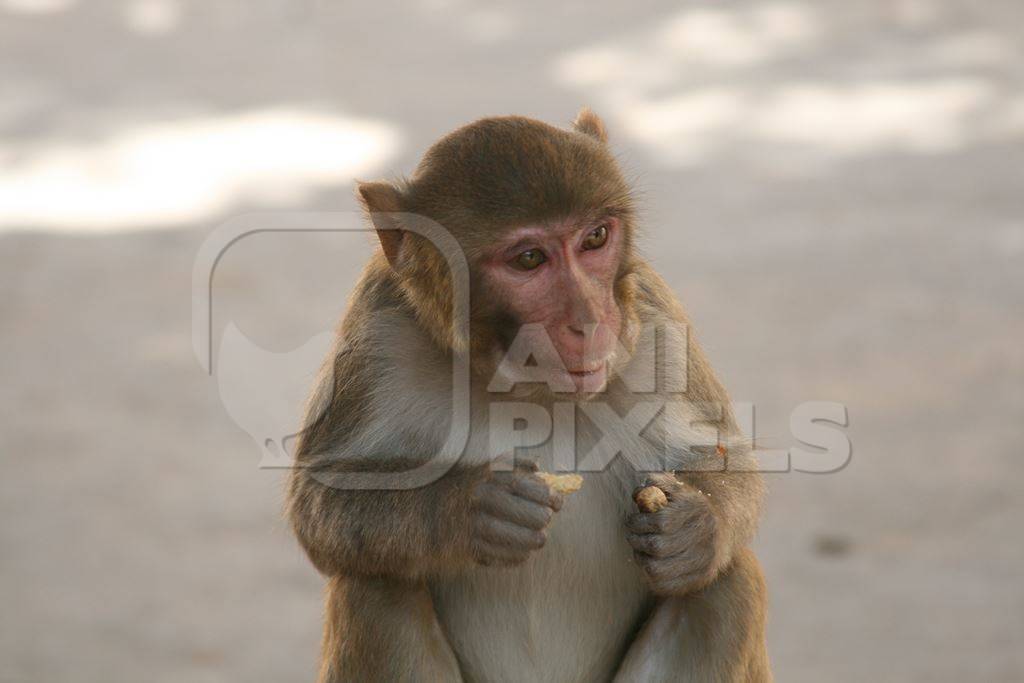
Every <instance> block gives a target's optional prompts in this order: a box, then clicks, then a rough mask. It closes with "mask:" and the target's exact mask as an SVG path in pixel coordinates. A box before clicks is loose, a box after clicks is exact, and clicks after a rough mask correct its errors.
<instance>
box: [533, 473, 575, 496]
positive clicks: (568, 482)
mask: <svg viewBox="0 0 1024 683" xmlns="http://www.w3.org/2000/svg"><path fill="white" fill-rule="evenodd" d="M537 476H538V477H540V478H541V479H543V480H544V483H545V484H547V485H548V486H550V487H551V488H552V490H554V491H556V492H557V493H561V494H563V495H565V494H568V493H576V492H577V491H579V490H580V487H582V486H583V477H581V476H580V475H578V474H551V473H550V472H537Z"/></svg>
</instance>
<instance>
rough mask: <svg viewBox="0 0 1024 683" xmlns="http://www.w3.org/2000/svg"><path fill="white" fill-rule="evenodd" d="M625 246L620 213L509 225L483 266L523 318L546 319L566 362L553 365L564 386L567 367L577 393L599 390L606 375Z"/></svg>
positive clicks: (537, 321) (617, 329)
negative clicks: (583, 220)
mask: <svg viewBox="0 0 1024 683" xmlns="http://www.w3.org/2000/svg"><path fill="white" fill-rule="evenodd" d="M602 235H604V236H605V238H604V239H603V240H602ZM621 250H622V226H621V223H620V222H619V221H618V219H616V218H613V217H606V218H602V219H600V220H597V221H592V222H587V223H581V222H579V221H576V220H566V221H563V222H560V223H556V224H547V225H530V226H523V227H520V228H515V229H513V230H510V231H509V232H507V233H506V234H505V235H503V236H502V238H501V239H500V241H499V242H498V244H497V245H495V247H494V249H493V251H492V252H491V254H490V256H489V258H487V259H485V261H484V264H483V267H484V269H485V277H486V278H487V279H488V281H489V284H490V285H491V286H492V287H493V289H492V291H497V292H504V293H505V296H506V297H507V299H506V305H507V306H508V308H509V310H510V312H511V313H512V314H513V315H514V316H515V317H516V319H517V320H518V321H519V323H521V324H524V325H525V324H529V323H535V324H540V325H543V328H544V330H545V331H546V332H547V336H548V338H549V339H550V340H551V342H552V345H553V346H554V349H555V351H557V353H558V356H559V359H560V360H561V366H562V367H554V366H555V365H557V363H553V364H551V365H552V367H550V371H551V372H552V373H555V374H557V375H558V376H559V379H560V380H561V381H562V383H563V384H564V383H565V381H564V380H565V377H566V373H568V376H569V377H570V378H571V380H572V382H573V384H574V385H575V387H576V392H577V393H589V392H596V391H601V390H603V389H604V387H605V385H606V384H607V381H608V364H609V363H608V361H609V359H610V358H611V356H612V354H613V352H614V349H615V346H614V344H615V340H616V339H617V338H618V336H619V333H620V328H621V327H622V319H621V313H620V311H619V307H618V305H617V304H616V301H615V294H614V285H615V276H616V273H617V272H618V268H619V260H620V255H621ZM538 262H539V265H537V264H538ZM524 264H525V266H524ZM530 266H533V267H530ZM538 361H539V362H540V363H541V364H543V365H545V366H548V365H549V363H548V362H545V361H543V360H541V359H540V358H538ZM548 369H549V368H548V367H545V370H548Z"/></svg>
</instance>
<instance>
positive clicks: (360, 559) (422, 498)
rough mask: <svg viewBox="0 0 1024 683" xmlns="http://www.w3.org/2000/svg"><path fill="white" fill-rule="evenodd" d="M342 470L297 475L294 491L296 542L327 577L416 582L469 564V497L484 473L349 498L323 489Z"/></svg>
mask: <svg viewBox="0 0 1024 683" xmlns="http://www.w3.org/2000/svg"><path fill="white" fill-rule="evenodd" d="M346 464H347V465H351V463H346ZM376 465H377V467H378V471H379V468H380V463H379V462H378V463H376ZM341 467H343V466H342V465H339V464H335V465H333V466H330V465H325V464H323V463H318V464H315V465H312V466H310V467H300V468H296V469H295V470H293V474H292V480H291V486H290V490H289V496H288V497H289V506H288V507H289V516H290V518H291V522H292V526H293V527H294V529H295V534H296V536H297V537H298V539H299V542H300V543H301V544H302V547H303V548H304V549H305V550H306V553H307V554H308V555H309V558H310V560H311V561H312V562H313V564H314V566H316V568H317V569H318V570H320V571H321V572H322V573H324V574H326V575H328V576H339V575H361V576H397V577H402V578H409V579H415V578H420V577H423V576H428V575H436V574H441V573H447V572H452V571H455V570H458V569H459V568H461V567H466V566H469V565H470V564H471V562H472V558H471V554H470V534H469V530H470V523H469V521H470V512H471V510H470V508H471V491H472V489H473V486H474V485H475V484H476V483H477V482H478V481H479V480H481V479H483V478H484V474H483V473H482V472H481V471H479V470H455V471H452V472H449V473H448V474H446V475H444V476H442V477H441V478H440V479H438V480H437V481H435V482H433V483H431V484H428V485H427V486H423V487H420V488H415V489H410V490H386V491H368V490H345V489H339V488H334V487H332V486H330V485H329V480H328V483H324V482H323V477H322V475H323V474H324V473H325V472H327V471H328V470H330V469H332V468H333V469H334V470H335V471H339V469H340V468H341ZM362 469H363V470H366V469H370V468H369V467H368V466H366V465H365V464H364V467H363V468H362Z"/></svg>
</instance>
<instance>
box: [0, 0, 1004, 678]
mask: <svg viewBox="0 0 1024 683" xmlns="http://www.w3.org/2000/svg"><path fill="white" fill-rule="evenodd" d="M1022 39H1024V6H1022V5H1021V4H1020V3H1019V2H1018V1H1017V0H1005V1H996V0H985V1H983V2H976V1H974V2H968V1H966V0H964V1H961V2H956V1H952V0H951V1H948V2H932V1H930V0H912V1H907V0H902V1H897V2H891V1H889V0H872V1H870V2H859V3H846V2H838V1H835V2H833V1H828V2H815V3H797V2H791V3H783V2H769V3H761V2H730V3H706V4H700V3H687V4H684V5H680V4H679V3H669V2H661V1H653V0H652V1H641V2H637V3H632V4H630V5H628V6H627V5H625V4H616V5H614V6H612V5H610V6H608V7H603V6H600V5H595V3H583V2H578V3H569V4H568V5H566V6H564V7H562V8H561V9H556V8H555V7H553V6H551V5H549V4H546V3H539V2H537V3H527V4H521V5H517V6H515V7H506V6H503V5H498V4H496V3H495V4H480V3H473V2H469V1H467V2H458V1H457V0H452V1H444V0H429V1H427V2H421V3H414V4H408V3H404V4H399V3H387V2H385V3H373V4H365V3H364V4H363V5H361V6H359V7H358V9H355V8H351V9H342V8H341V7H340V4H339V5H333V4H329V3H326V2H312V1H309V2H306V1H305V0H304V1H302V2H292V3H285V2H267V3H258V4H257V3H242V2H240V1H239V2H211V3H202V4H200V3H195V2H178V1H177V0H138V1H131V2H128V1H125V2H101V1H98V0H97V1H95V2H84V1H83V2H73V1H72V0H0V292H2V295H3V296H2V297H0V325H2V327H0V345H2V346H0V350H2V353H0V414H2V416H3V417H2V418H0V466H2V471H3V474H2V475H0V605H2V611H0V681H12V682H13V681H18V682H21V681H47V682H49V681H65V680H74V681H97V682H99V681H102V682H108V681H135V680H146V681H154V682H159V681H176V682H178V681H235V680H246V681H291V680H311V678H312V675H313V666H314V660H315V656H316V652H317V648H318V639H319V627H320V624H319V612H320V586H321V581H320V579H319V578H318V577H317V575H316V574H315V573H314V571H313V570H312V568H311V567H310V566H309V565H308V563H307V562H306V561H305V559H304V558H303V557H302V556H301V554H300V552H299V550H298V549H297V547H296V545H295V544H294V542H293V541H292V540H291V538H290V537H289V534H288V531H287V529H286V526H285V524H284V523H283V522H282V520H281V516H280V503H281V498H282V496H281V481H282V478H281V475H280V472H277V471H273V470H266V469H259V468H258V467H257V464H258V463H259V461H260V452H259V449H258V448H257V446H256V445H255V444H254V442H253V441H252V439H250V438H249V437H248V436H247V435H246V434H245V433H244V432H243V431H242V430H241V429H240V428H239V427H238V426H236V425H235V423H234V422H232V421H231V419H230V418H229V417H228V413H227V411H226V409H225V406H224V405H222V403H221V400H220V396H219V393H218V387H217V380H216V379H215V378H211V377H208V376H206V375H205V374H204V372H203V371H202V369H201V368H200V367H199V364H198V362H197V360H196V358H195V356H194V355H193V353H192V348H191V340H190V334H191V313H192V311H191V299H190V297H191V290H190V282H191V275H192V267H193V262H194V260H195V257H196V253H197V251H198V249H199V247H200V245H201V244H202V242H203V239H204V237H205V236H206V235H208V234H209V233H210V231H211V230H212V229H213V228H214V226H216V225H217V224H219V223H220V222H221V221H223V220H225V219H226V218H228V217H230V216H234V215H237V214H239V213H242V212H245V211H254V210H265V209H271V210H275V211H282V210H286V209H296V208H301V209H330V210H339V211H351V210H352V209H354V208H355V207H354V202H353V201H352V198H351V180H352V178H353V177H355V176H358V177H364V178H369V177H373V176H378V175H388V174H392V173H401V172H407V171H409V170H410V169H411V167H412V165H413V163H414V162H415V160H416V159H417V158H418V155H419V154H420V153H421V152H422V150H423V149H424V148H425V146H426V145H427V144H429V142H430V141H431V140H433V139H434V138H436V137H437V136H438V135H440V134H442V133H443V132H446V131H447V130H449V129H451V128H452V127H454V126H455V125H457V124H459V123H462V122H465V121H468V120H471V119H473V118H476V117H478V116H483V115H488V114H499V113H522V114H528V115H533V116H536V117H539V118H542V119H545V120H548V121H551V122H556V123H557V122H567V121H568V120H569V119H571V117H572V116H573V114H574V113H575V111H576V109H577V108H578V107H579V106H580V105H581V104H590V105H591V106H593V107H594V108H595V109H596V110H597V111H598V112H599V113H600V114H602V115H604V117H605V118H606V121H607V123H608V125H609V128H610V130H611V132H612V135H613V138H614V145H615V147H616V150H617V151H618V152H619V153H620V155H621V157H622V159H623V162H624V163H625V164H626V166H627V168H628V169H629V170H630V172H631V173H632V174H633V175H634V176H635V177H636V178H637V180H638V183H639V185H640V186H641V188H642V190H643V193H644V201H645V223H646V225H647V232H648V234H647V238H646V240H645V244H644V248H645V251H646V252H647V253H648V254H649V255H650V256H651V258H652V259H653V260H654V261H655V262H656V264H657V265H658V267H660V268H661V269H662V270H663V271H664V272H665V273H666V274H667V276H668V279H669V280H670V282H671V283H672V284H673V286H674V287H675V288H676V290H677V291H678V292H679V294H680V296H681V297H682V299H683V301H684V302H685V303H686V304H687V306H688V307H689V309H690V310H691V313H692V317H693V318H694V321H695V325H696V329H697V332H698V335H699V337H700V338H701V340H702V341H703V342H704V344H705V346H706V347H707V349H708V351H709V352H710V355H711V357H712V360H713V361H714V362H715V364H716V366H717V368H718V369H719V372H720V373H721V374H722V376H723V379H724V380H725V382H726V384H727V386H728V387H729V388H730V390H731V392H732V394H733V396H734V398H736V399H737V400H744V401H753V402H754V403H755V404H756V406H757V410H758V433H759V436H761V437H762V441H763V442H764V443H765V445H768V446H776V447H787V446H789V445H793V444H792V439H791V438H790V437H789V436H788V434H789V431H788V416H789V413H790V411H791V410H792V409H793V408H794V407H795V406H796V405H798V404H799V403H802V402H803V401H807V400H834V401H841V402H843V403H845V404H846V405H847V406H848V408H849V414H850V423H851V424H850V427H849V430H848V433H849V435H850V438H851V440H852V443H853V447H854V454H853V459H852V462H851V464H850V466H849V467H848V468H846V469H845V470H843V471H842V472H840V473H838V474H832V475H821V476H815V475H808V474H799V473H790V474H785V475H775V476H773V477H771V482H770V483H771V488H772V491H771V494H770V498H769V507H768V511H767V514H766V516H765V519H764V522H763V524H762V531H761V534H760V537H759V539H758V541H757V547H758V550H759V552H760V554H761V556H762V558H763V560H764V564H765V568H766V571H767V574H768V582H769V586H770V590H771V596H772V609H771V613H770V619H771V623H770V632H769V638H770V643H769V645H770V649H771V654H772V658H773V663H774V667H775V670H776V677H777V679H778V680H779V681H786V682H790V681H793V682H800V681H821V680H828V681H865V680H871V681H960V680H972V681H1017V680H1021V679H1022V678H1024V651H1022V650H1021V648H1020V646H1019V644H1020V642H1021V639H1022V638H1024V583H1022V582H1021V580H1020V571H1021V566H1022V565H1024V546H1022V543H1021V541H1020V532H1019V529H1020V527H1021V526H1022V524H1024V503H1022V502H1021V497H1020V495H1019V490H1020V487H1021V484H1024V466H1022V464H1021V461H1020V452H1019V451H1020V446H1019V444H1020V440H1021V439H1020V437H1021V435H1022V428H1021V420H1022V416H1024V350H1022V349H1024V344H1022V338H1024V315H1022V312H1024V278H1022V276H1021V271H1022V266H1024V144H1022V143H1024V54H1022V52H1024V48H1022V47H1021V46H1022V45H1024V42H1022ZM325 150H326V151H329V152H331V154H328V155H326V157H325ZM335 152H336V154H335ZM325 158H326V161H325ZM335 159H336V161H335ZM367 249H368V247H367V242H366V240H365V238H363V237H362V236H359V235H355V236H353V235H347V236H346V235H333V234H319V235H306V236H303V237H297V236H287V238H285V237H281V236H274V235H263V236H257V237H253V238H251V239H248V240H246V241H245V242H244V243H240V244H239V245H238V247H237V248H235V249H233V250H232V251H231V252H230V254H228V255H227V256H226V257H225V259H224V263H223V265H222V266H221V267H220V270H218V274H217V278H216V282H215V284H216V292H217V294H216V296H217V297H218V298H217V299H216V309H215V320H214V326H213V329H214V343H215V345H216V344H217V343H218V340H219V335H220V332H221V330H223V329H224V328H225V326H226V325H227V324H228V323H233V324H234V325H236V326H237V327H238V328H239V329H240V330H241V331H242V332H243V333H244V334H245V335H247V336H248V337H249V338H250V339H252V340H253V341H254V342H256V343H258V344H259V345H260V346H262V347H263V348H265V349H269V350H273V351H288V350H291V349H294V348H296V347H299V346H301V345H302V344H304V343H305V342H306V341H307V340H309V339H310V338H311V337H313V336H314V335H316V334H318V333H320V332H322V331H323V330H326V329H329V328H330V327H331V326H332V324H333V322H334V320H335V319H336V318H337V316H338V315H339V314H340V312H341V311H342V310H343V307H344V299H345V297H346V296H347V293H348V288H349V287H350V286H351V283H352V281H353V278H354V277H355V274H356V272H357V270H358V267H359V264H360V262H361V260H362V258H363V257H364V256H365V254H366V253H367ZM300 379H302V383H305V382H306V381H307V380H306V379H304V378H300Z"/></svg>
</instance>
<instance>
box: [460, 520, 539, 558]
mask: <svg viewBox="0 0 1024 683" xmlns="http://www.w3.org/2000/svg"><path fill="white" fill-rule="evenodd" d="M473 535H474V536H475V537H476V538H477V539H479V540H481V541H486V542H488V543H492V544H495V545H500V546H505V547H508V548H512V549H515V550H526V551H530V550H539V549H541V548H543V547H544V543H545V542H547V535H546V534H545V533H544V532H543V531H538V530H536V529H527V528H526V527H522V526H519V525H518V524H513V523H512V522H508V521H506V520H504V519H498V518H497V517H492V516H491V515H488V514H482V515H478V516H477V518H476V521H475V524H474V525H473Z"/></svg>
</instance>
